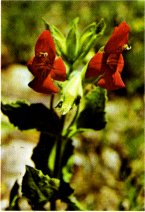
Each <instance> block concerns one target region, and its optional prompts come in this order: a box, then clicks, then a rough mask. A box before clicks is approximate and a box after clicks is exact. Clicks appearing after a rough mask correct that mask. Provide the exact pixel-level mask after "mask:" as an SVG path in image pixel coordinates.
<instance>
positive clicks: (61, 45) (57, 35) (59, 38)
mask: <svg viewBox="0 0 145 212" xmlns="http://www.w3.org/2000/svg"><path fill="white" fill-rule="evenodd" d="M43 21H44V23H45V26H46V29H48V30H50V32H51V34H52V37H53V39H54V42H55V45H56V51H57V54H58V55H62V56H63V57H64V58H66V39H65V37H64V35H63V34H62V33H61V32H60V31H59V29H58V28H57V27H55V26H54V25H53V24H49V23H48V22H47V21H46V20H44V19H43Z"/></svg>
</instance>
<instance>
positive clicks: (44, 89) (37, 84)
mask: <svg viewBox="0 0 145 212" xmlns="http://www.w3.org/2000/svg"><path fill="white" fill-rule="evenodd" d="M28 85H29V87H30V88H32V89H33V90H35V91H36V92H39V93H45V94H51V93H57V92H58V88H57V87H56V86H55V85H54V83H53V80H52V79H51V76H50V75H48V76H47V77H46V78H45V79H44V80H43V81H42V80H41V78H40V77H35V78H34V79H33V80H32V81H31V82H30V83H29V84H28Z"/></svg>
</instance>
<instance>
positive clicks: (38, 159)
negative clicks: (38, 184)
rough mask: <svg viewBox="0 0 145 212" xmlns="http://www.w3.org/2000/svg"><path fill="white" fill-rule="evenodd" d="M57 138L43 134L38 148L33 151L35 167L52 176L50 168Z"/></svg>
mask: <svg viewBox="0 0 145 212" xmlns="http://www.w3.org/2000/svg"><path fill="white" fill-rule="evenodd" d="M55 139H56V137H55V136H52V135H50V134H47V133H41V134H40V139H39V142H38V144H37V146H36V147H35V148H34V150H33V154H32V157H31V159H32V160H33V161H34V163H35V167H36V168H37V169H39V170H41V171H42V172H43V173H44V174H48V175H49V176H51V175H52V172H51V169H50V168H49V166H48V161H49V160H50V156H51V154H50V153H51V150H52V149H53V147H54V145H55Z"/></svg>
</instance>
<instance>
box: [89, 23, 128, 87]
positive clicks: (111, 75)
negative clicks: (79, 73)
mask: <svg viewBox="0 0 145 212" xmlns="http://www.w3.org/2000/svg"><path fill="white" fill-rule="evenodd" d="M129 31H130V28H129V26H128V25H127V24H126V22H125V21H124V22H122V23H121V24H120V25H119V26H118V27H115V29H114V31H113V33H112V35H111V37H110V39H109V40H108V42H107V43H106V45H105V47H104V51H103V52H102V51H100V52H97V53H96V54H95V56H94V57H93V58H92V59H91V60H90V62H89V64H88V68H87V71H86V78H90V77H95V78H97V77H101V78H100V79H99V81H98V83H97V84H98V85H99V86H100V87H103V88H106V89H108V90H115V89H117V88H123V87H125V84H124V83H123V81H122V79H121V72H122V70H123V67H124V59H123V56H122V52H123V50H124V49H126V47H127V43H128V34H129Z"/></svg>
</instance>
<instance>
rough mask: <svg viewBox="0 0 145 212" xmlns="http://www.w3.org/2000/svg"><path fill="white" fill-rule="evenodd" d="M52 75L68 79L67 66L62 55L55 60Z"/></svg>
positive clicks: (60, 78) (55, 77) (58, 78)
mask: <svg viewBox="0 0 145 212" xmlns="http://www.w3.org/2000/svg"><path fill="white" fill-rule="evenodd" d="M51 77H52V78H53V79H55V80H59V81H64V80H66V68H65V65H64V62H63V60H62V58H61V57H59V58H58V59H56V60H55V61H54V64H53V69H52V70H51Z"/></svg>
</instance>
